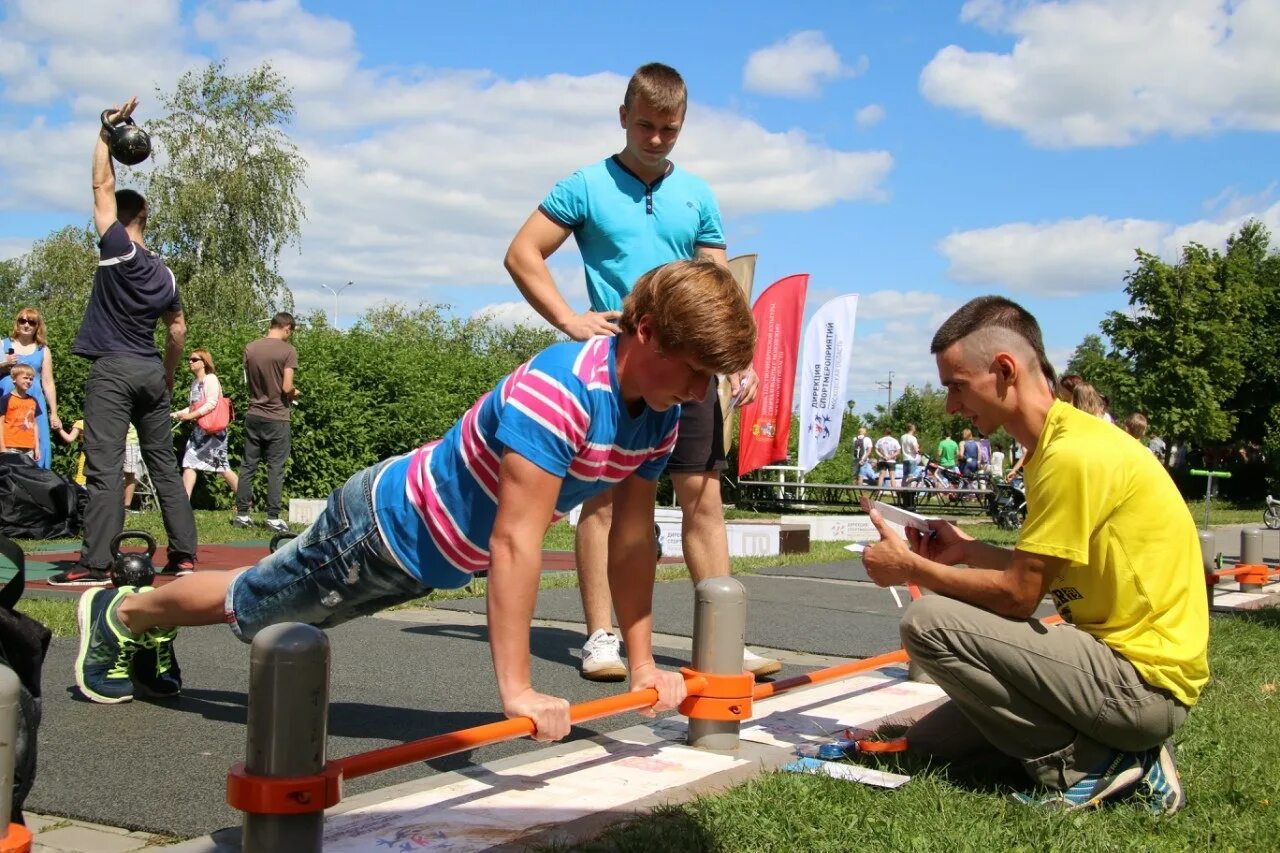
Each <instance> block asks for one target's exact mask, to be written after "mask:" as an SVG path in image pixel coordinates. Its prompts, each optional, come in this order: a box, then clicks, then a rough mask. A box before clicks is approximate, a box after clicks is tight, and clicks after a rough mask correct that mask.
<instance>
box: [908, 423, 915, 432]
mask: <svg viewBox="0 0 1280 853" xmlns="http://www.w3.org/2000/svg"><path fill="white" fill-rule="evenodd" d="M915 428H916V425H915V424H907V432H911V431H912V430H913V429H915Z"/></svg>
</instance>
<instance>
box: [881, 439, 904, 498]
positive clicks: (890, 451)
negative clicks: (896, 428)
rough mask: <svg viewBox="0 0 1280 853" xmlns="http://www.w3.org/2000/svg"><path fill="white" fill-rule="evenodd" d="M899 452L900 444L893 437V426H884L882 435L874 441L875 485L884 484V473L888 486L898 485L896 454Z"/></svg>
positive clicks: (900, 450)
mask: <svg viewBox="0 0 1280 853" xmlns="http://www.w3.org/2000/svg"><path fill="white" fill-rule="evenodd" d="M901 452H902V445H901V444H899V443H898V439H896V438H894V437H893V427H888V426H887V427H885V428H884V435H882V436H880V440H879V441H877V442H876V470H877V471H878V472H879V476H878V477H877V478H876V485H877V486H883V485H884V477H885V474H888V475H889V487H890V488H895V489H896V488H897V487H898V454H899V453H901Z"/></svg>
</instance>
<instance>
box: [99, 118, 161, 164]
mask: <svg viewBox="0 0 1280 853" xmlns="http://www.w3.org/2000/svg"><path fill="white" fill-rule="evenodd" d="M113 112H115V110H103V111H102V126H103V127H104V128H105V129H106V131H107V148H109V149H110V150H111V156H112V157H114V158H116V159H117V160H119V161H120V162H121V163H123V164H125V165H126V166H136V165H138V164H139V163H141V162H142V161H143V160H145V159H147V158H148V157H150V156H151V137H150V136H149V135H147V132H146V131H145V130H143V129H142V128H140V127H138V126H137V125H136V124H134V123H133V118H132V117H128V118H125V119H124V121H122V122H120V123H119V124H111V123H110V122H108V121H107V116H109V115H111V114H112V113H113Z"/></svg>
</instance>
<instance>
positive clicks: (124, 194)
mask: <svg viewBox="0 0 1280 853" xmlns="http://www.w3.org/2000/svg"><path fill="white" fill-rule="evenodd" d="M138 218H141V220H142V221H141V222H140V223H138V224H139V225H142V226H143V227H145V226H146V224H147V200H146V199H145V198H143V197H142V193H140V192H138V191H137V190H116V219H118V220H120V224H121V225H123V226H125V227H126V228H127V227H129V226H130V225H132V224H133V221H134V220H135V219H138Z"/></svg>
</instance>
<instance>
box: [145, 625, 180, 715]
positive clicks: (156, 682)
mask: <svg viewBox="0 0 1280 853" xmlns="http://www.w3.org/2000/svg"><path fill="white" fill-rule="evenodd" d="M176 636H178V629H177V628H168V629H165V630H161V629H159V628H156V629H154V630H151V631H148V632H147V633H146V635H145V636H144V637H143V638H142V648H140V649H138V653H137V654H136V655H134V658H133V686H134V688H135V689H137V691H138V693H140V694H141V695H143V696H150V697H151V698H153V699H169V698H172V697H174V696H177V695H178V694H179V693H181V692H182V667H180V666H178V656H177V655H176V654H175V653H174V651H173V638H174V637H176Z"/></svg>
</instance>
